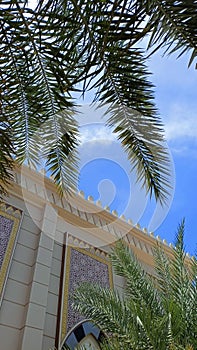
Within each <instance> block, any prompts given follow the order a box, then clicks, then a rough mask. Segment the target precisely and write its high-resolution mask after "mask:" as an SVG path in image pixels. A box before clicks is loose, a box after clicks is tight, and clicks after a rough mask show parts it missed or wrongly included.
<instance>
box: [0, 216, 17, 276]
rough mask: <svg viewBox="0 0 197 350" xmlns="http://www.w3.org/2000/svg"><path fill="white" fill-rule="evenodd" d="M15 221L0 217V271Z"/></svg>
mask: <svg viewBox="0 0 197 350" xmlns="http://www.w3.org/2000/svg"><path fill="white" fill-rule="evenodd" d="M13 224H14V220H11V219H8V218H6V217H5V216H2V215H0V269H1V266H2V264H3V259H4V255H5V252H6V249H7V246H8V242H9V239H10V235H11V233H12V227H13Z"/></svg>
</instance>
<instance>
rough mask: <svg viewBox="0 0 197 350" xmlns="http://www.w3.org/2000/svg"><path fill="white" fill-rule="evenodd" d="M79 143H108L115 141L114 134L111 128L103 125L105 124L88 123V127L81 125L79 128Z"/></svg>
mask: <svg viewBox="0 0 197 350" xmlns="http://www.w3.org/2000/svg"><path fill="white" fill-rule="evenodd" d="M80 131H81V133H80V143H81V145H84V144H85V143H87V142H94V143H95V142H99V141H100V142H102V143H103V144H106V143H107V144H108V143H112V142H114V141H116V136H115V135H114V134H113V133H112V131H111V129H109V128H107V127H105V125H102V124H100V125H96V124H95V125H90V126H89V127H88V125H87V126H85V127H82V128H81V129H80Z"/></svg>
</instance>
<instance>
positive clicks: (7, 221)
mask: <svg viewBox="0 0 197 350" xmlns="http://www.w3.org/2000/svg"><path fill="white" fill-rule="evenodd" d="M21 219H22V210H20V209H17V208H15V207H13V206H11V205H8V204H5V203H0V303H1V301H2V297H3V291H4V286H5V283H6V279H7V276H8V273H9V267H10V266H11V258H12V254H13V251H14V247H15V242H16V237H17V232H18V229H19V225H20V222H21Z"/></svg>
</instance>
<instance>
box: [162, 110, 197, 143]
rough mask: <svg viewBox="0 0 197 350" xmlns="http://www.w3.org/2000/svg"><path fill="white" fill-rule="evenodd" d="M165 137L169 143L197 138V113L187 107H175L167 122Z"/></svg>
mask: <svg viewBox="0 0 197 350" xmlns="http://www.w3.org/2000/svg"><path fill="white" fill-rule="evenodd" d="M165 135H166V138H167V140H168V141H172V140H178V139H185V138H197V113H196V111H195V110H194V109H192V108H191V109H188V108H186V107H185V106H180V105H179V106H178V105H173V106H172V108H171V111H170V114H169V117H168V120H167V121H166V122H165Z"/></svg>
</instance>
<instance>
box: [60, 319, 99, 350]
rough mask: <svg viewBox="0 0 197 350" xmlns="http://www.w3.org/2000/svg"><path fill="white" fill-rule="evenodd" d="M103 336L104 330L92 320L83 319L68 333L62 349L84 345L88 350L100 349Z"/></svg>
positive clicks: (72, 349) (72, 348)
mask: <svg viewBox="0 0 197 350" xmlns="http://www.w3.org/2000/svg"><path fill="white" fill-rule="evenodd" d="M103 337H104V335H103V333H102V331H101V330H100V329H99V328H98V327H97V326H95V325H94V324H93V323H92V322H91V321H83V322H82V323H80V324H78V325H77V326H76V327H74V328H73V329H72V330H71V331H70V332H69V333H68V334H67V336H66V338H65V339H64V341H63V343H62V349H63V348H64V347H69V349H71V350H74V349H75V348H76V346H78V345H84V346H86V349H88V350H99V349H100V346H99V343H100V341H101V339H102V338H103Z"/></svg>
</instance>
